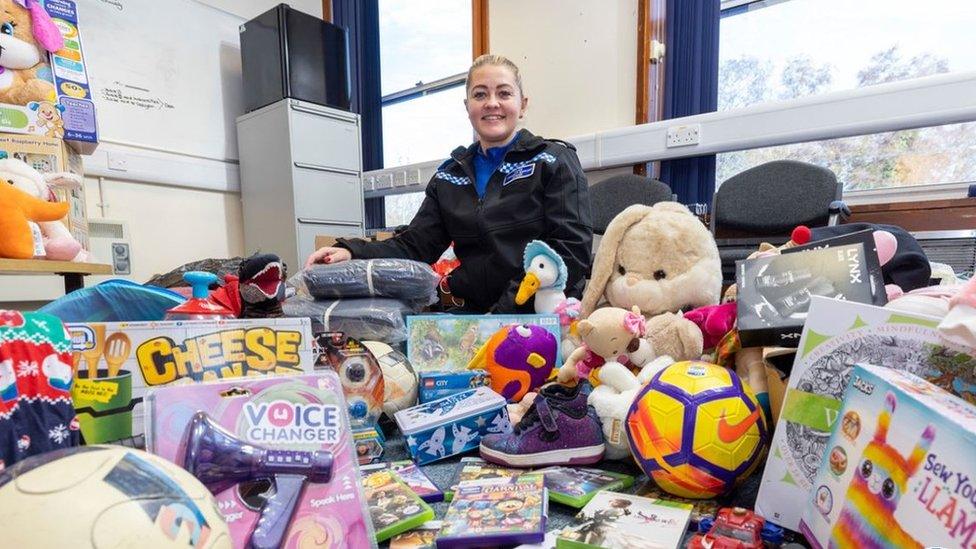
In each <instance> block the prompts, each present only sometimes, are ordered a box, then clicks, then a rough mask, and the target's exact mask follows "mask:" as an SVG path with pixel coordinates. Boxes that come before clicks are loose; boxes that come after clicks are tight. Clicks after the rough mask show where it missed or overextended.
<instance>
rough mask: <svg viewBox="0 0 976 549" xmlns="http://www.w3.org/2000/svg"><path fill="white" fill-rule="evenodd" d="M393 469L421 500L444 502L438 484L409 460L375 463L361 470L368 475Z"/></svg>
mask: <svg viewBox="0 0 976 549" xmlns="http://www.w3.org/2000/svg"><path fill="white" fill-rule="evenodd" d="M389 469H392V470H393V471H395V472H396V474H397V475H399V476H400V480H402V481H403V482H404V483H405V484H406V485H407V486H409V487H410V489H411V490H413V492H414V493H415V494H417V495H418V496H420V499H422V500H424V501H426V502H427V503H436V502H438V501H443V500H444V492H441V489H440V488H438V487H437V485H436V484H434V482H433V481H432V480H430V477H428V476H427V475H426V474H424V472H423V470H421V468H420V467H419V466H418V465H417V464H416V463H414V462H412V461H410V460H409V459H405V460H402V461H392V462H391V461H387V462H382V463H373V464H370V465H362V466H360V467H359V470H360V471H362V473H363V474H364V475H365V474H367V473H372V472H375V471H385V470H389Z"/></svg>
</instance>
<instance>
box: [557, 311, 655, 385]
mask: <svg viewBox="0 0 976 549" xmlns="http://www.w3.org/2000/svg"><path fill="white" fill-rule="evenodd" d="M646 326H647V321H646V320H645V319H644V316H643V315H642V314H641V311H640V308H638V307H637V306H634V307H633V308H632V309H631V310H629V311H628V310H626V309H621V308H619V307H604V308H602V309H597V310H596V311H593V314H591V315H590V316H589V317H588V318H586V319H584V320H581V321H579V322H578V323H577V325H576V331H577V333H578V334H579V337H580V338H581V339H582V341H583V344H582V345H580V346H579V347H577V348H576V350H574V351H573V352H572V353H571V354H570V355H569V358H568V359H566V362H565V363H564V364H563V366H562V368H560V369H559V372H558V373H557V374H556V380H557V381H559V382H560V383H571V382H573V381H575V380H577V379H588V380H589V381H590V383H591V384H593V386H594V387H595V386H597V385H599V383H600V380H599V377H597V371H598V370H599V368H600V367H601V366H603V365H604V364H605V363H607V362H611V361H616V362H620V363H622V364H624V365H626V366H628V367H631V368H633V369H640V368H642V367H643V366H644V364H646V363H647V362H649V361H650V360H651V359H653V358H654V357H655V356H657V354H658V353H656V352H655V348H654V342H653V341H651V340H648V339H646V338H645V335H646V333H647V332H646ZM665 337H667V336H665Z"/></svg>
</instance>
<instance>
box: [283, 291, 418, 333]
mask: <svg viewBox="0 0 976 549" xmlns="http://www.w3.org/2000/svg"><path fill="white" fill-rule="evenodd" d="M281 308H282V310H283V311H284V312H285V316H289V317H308V318H311V319H312V331H313V332H320V331H325V332H331V331H335V332H343V333H344V334H346V335H347V336H350V337H353V338H356V339H358V340H360V341H362V340H374V341H382V342H384V343H388V344H391V345H392V344H396V343H400V342H402V341H406V340H407V325H406V323H405V322H404V320H403V317H404V315H408V314H413V313H415V312H416V311H414V309H413V308H412V307H410V305H409V304H407V303H405V302H403V301H399V300H396V299H389V298H383V297H364V298H353V299H332V300H322V301H314V300H312V299H309V298H308V297H306V296H302V295H296V296H294V297H291V298H289V299H288V300H286V301H285V302H284V303H282V306H281Z"/></svg>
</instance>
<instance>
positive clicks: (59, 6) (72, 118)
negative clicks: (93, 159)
mask: <svg viewBox="0 0 976 549" xmlns="http://www.w3.org/2000/svg"><path fill="white" fill-rule="evenodd" d="M5 6H7V7H6V15H7V19H6V20H5V21H6V22H7V26H9V30H10V32H6V31H5V32H4V34H7V35H8V36H6V37H5V38H6V39H7V41H6V42H4V47H3V49H4V50H9V51H14V52H18V53H17V55H13V54H11V55H4V56H2V59H0V131H3V132H10V133H20V134H31V135H44V136H47V137H53V138H57V139H64V140H65V141H66V142H68V143H70V144H71V146H72V147H73V148H74V149H75V150H77V151H78V152H79V153H81V154H91V153H92V151H94V150H95V147H96V145H97V143H98V131H97V128H96V124H95V104H94V103H93V102H92V97H91V88H90V87H89V83H88V76H87V74H86V66H85V62H86V60H85V58H84V55H83V54H82V48H81V38H80V36H79V32H78V12H77V9H76V6H75V3H74V2H73V1H71V0H45V1H44V2H38V1H37V0H26V1H25V0H13V1H11V2H8V3H7V4H5ZM52 31H53V32H52ZM54 32H60V34H61V38H62V39H63V44H61V45H60V49H58V50H56V51H52V50H53V48H56V47H58V45H59V44H58V42H57V41H56V40H55V39H54V37H56V36H57V35H56V34H54ZM26 52H33V55H31V54H29V53H26Z"/></svg>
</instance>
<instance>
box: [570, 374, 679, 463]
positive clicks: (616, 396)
mask: <svg viewBox="0 0 976 549" xmlns="http://www.w3.org/2000/svg"><path fill="white" fill-rule="evenodd" d="M672 364H674V359H672V358H671V357H669V356H659V357H657V358H655V359H654V360H652V361H650V362H649V363H647V364H646V365H644V368H642V369H641V371H640V372H639V373H638V374H637V375H634V373H633V372H631V371H630V370H628V369H627V368H626V367H625V366H624V365H623V364H620V363H619V362H616V361H611V362H607V363H606V365H604V366H603V368H600V372H599V374H598V376H599V378H600V386H599V387H596V388H594V389H593V391H592V392H590V394H589V396H588V397H587V398H586V403H587V404H589V405H590V406H593V409H594V410H596V415H597V417H599V418H600V424H601V425H602V426H603V438H604V443H605V444H606V449H605V450H604V454H603V457H604V458H606V459H625V458H628V457H630V444H629V443H628V442H627V433H626V421H627V413H628V412H629V411H630V405H631V404H633V402H634V398H636V397H637V392H638V391H640V389H641V387H643V386H644V385H646V384H647V382H649V381H650V380H651V379H652V378H653V377H654V376H655V375H657V373H658V372H660V371H661V370H663V369H665V368H667V367H668V366H670V365H672Z"/></svg>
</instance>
